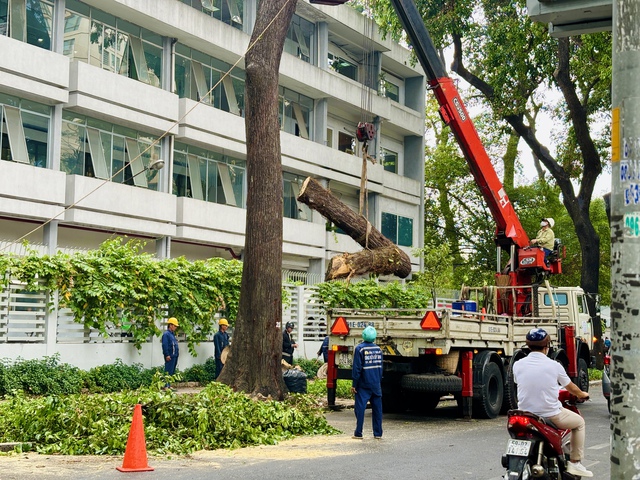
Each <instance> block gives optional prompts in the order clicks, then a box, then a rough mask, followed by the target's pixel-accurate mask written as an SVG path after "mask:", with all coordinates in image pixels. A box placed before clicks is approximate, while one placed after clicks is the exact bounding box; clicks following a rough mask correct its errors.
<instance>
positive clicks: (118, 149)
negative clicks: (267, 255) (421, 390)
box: [0, 0, 425, 282]
mask: <svg viewBox="0 0 640 480" xmlns="http://www.w3.org/2000/svg"><path fill="white" fill-rule="evenodd" d="M257 3H258V1H257V0H83V1H80V0H0V126H1V127H2V131H1V137H0V249H2V251H3V252H7V251H17V250H19V249H20V243H19V242H18V243H16V242H15V241H16V240H17V239H20V238H22V237H26V239H27V240H28V241H29V242H30V243H31V244H33V245H40V246H41V247H40V248H42V250H43V251H44V252H48V253H53V252H55V251H57V250H60V249H65V250H71V251H72V250H77V249H87V248H94V247H96V246H97V245H99V244H100V243H102V242H103V241H104V240H106V239H107V238H110V237H111V236H113V235H114V234H115V235H127V236H130V237H137V238H142V239H144V240H146V242H147V247H146V248H147V249H148V251H150V252H155V253H156V254H157V255H158V256H160V257H167V256H172V257H174V256H181V255H184V256H186V257H187V258H190V259H201V258H209V257H225V258H232V257H234V258H241V256H242V250H243V246H244V231H245V203H246V188H247V187H246V185H247V182H246V178H245V162H246V148H245V146H246V135H245V125H244V118H243V111H244V78H245V74H244V71H243V65H244V64H243V56H244V53H245V51H246V49H247V47H248V44H249V38H250V34H251V29H252V27H253V24H254V23H255V18H256V13H257ZM424 97H425V79H424V74H423V73H422V71H421V70H420V69H419V67H414V66H412V62H411V60H410V52H409V50H408V49H406V48H404V47H402V46H400V45H398V44H396V43H394V42H392V41H391V40H389V39H383V38H382V36H381V35H380V33H379V32H378V30H377V28H376V27H375V26H374V25H373V23H372V21H371V20H370V19H368V18H366V17H365V16H363V15H362V14H360V13H358V12H357V11H355V10H354V9H352V8H350V7H348V6H340V7H328V6H319V5H312V4H310V3H307V2H306V1H302V0H299V1H298V5H297V9H296V14H295V15H294V18H293V21H292V23H291V26H290V28H289V32H288V34H287V38H286V42H285V52H284V54H283V57H282V61H281V66H280V92H279V98H280V104H279V108H280V125H281V131H282V133H281V145H282V166H283V171H284V179H283V189H284V200H285V201H284V243H283V254H284V257H283V265H282V267H283V270H286V271H287V274H288V275H291V276H293V277H295V278H296V279H301V280H303V281H308V282H311V281H310V280H309V279H310V278H315V279H321V278H322V276H323V272H324V271H325V266H326V262H327V260H328V259H329V258H331V257H332V256H334V255H336V254H338V253H342V252H345V251H351V252H354V251H358V250H360V249H361V247H360V246H359V245H357V244H356V243H355V242H354V241H353V240H352V239H351V238H349V237H347V236H346V235H344V234H342V233H340V231H337V232H336V231H335V229H331V228H327V225H326V221H325V219H323V218H322V217H321V216H320V215H319V214H318V213H317V212H314V211H311V210H309V209H308V208H307V207H306V206H305V205H303V204H300V203H298V202H297V201H296V196H297V193H298V191H299V189H300V186H301V184H302V182H303V180H304V179H305V178H306V177H307V176H312V177H314V178H317V179H319V180H320V181H321V182H322V183H323V184H324V185H326V186H327V187H328V188H330V189H331V191H332V192H333V193H334V194H336V195H337V196H338V197H339V198H340V199H341V200H342V201H343V202H344V203H345V204H347V205H349V206H350V207H352V208H354V209H356V210H357V209H358V206H359V196H360V185H361V173H362V163H363V162H362V155H361V154H362V152H361V149H362V145H361V144H359V142H358V141H357V139H356V136H355V130H356V125H357V124H358V122H360V121H370V122H373V123H374V124H375V125H376V127H377V129H376V137H375V139H374V140H372V141H371V142H370V144H369V147H368V153H369V154H370V155H372V156H373V157H374V158H375V159H376V164H372V163H368V167H367V207H368V210H367V217H368V219H369V221H370V222H371V223H372V224H373V225H374V226H376V227H377V228H378V229H380V230H381V231H382V233H383V234H385V235H386V236H387V237H388V238H389V239H391V240H392V241H394V242H396V243H397V244H398V245H399V246H401V247H402V248H403V249H405V251H406V252H407V253H408V254H409V255H410V257H411V259H412V262H413V264H414V269H418V266H419V259H418V258H417V257H415V256H413V255H412V254H411V252H412V250H413V248H415V247H420V246H421V242H422V234H421V232H422V222H423V218H422V212H423V208H422V203H423V183H424V182H423V180H424ZM158 160H161V161H162V162H164V168H162V169H159V170H156V169H155V167H157V166H159V163H158V162H157V161H158Z"/></svg>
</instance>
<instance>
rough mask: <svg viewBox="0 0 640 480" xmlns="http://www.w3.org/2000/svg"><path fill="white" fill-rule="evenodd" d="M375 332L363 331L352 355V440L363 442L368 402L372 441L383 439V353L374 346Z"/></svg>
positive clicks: (368, 328)
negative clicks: (354, 426) (353, 418)
mask: <svg viewBox="0 0 640 480" xmlns="http://www.w3.org/2000/svg"><path fill="white" fill-rule="evenodd" d="M376 336H377V332H376V329H375V328H373V327H372V326H368V327H366V328H365V329H364V330H363V331H362V339H363V340H364V341H363V342H362V343H360V344H358V345H357V346H356V348H355V350H354V352H353V368H352V379H353V381H352V384H351V391H352V392H353V393H354V394H355V406H354V411H355V414H356V429H355V431H354V432H353V438H355V439H357V440H361V439H362V428H363V426H364V411H365V409H366V408H367V403H368V402H371V421H372V424H373V438H375V439H376V440H380V439H381V438H382V386H381V382H382V350H381V349H380V347H379V346H377V345H376V344H375V343H373V342H374V341H375V339H376Z"/></svg>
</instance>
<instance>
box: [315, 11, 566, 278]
mask: <svg viewBox="0 0 640 480" xmlns="http://www.w3.org/2000/svg"><path fill="white" fill-rule="evenodd" d="M389 1H390V3H391V4H392V5H393V8H394V9H395V11H396V14H397V15H398V18H399V19H400V23H401V24H402V27H403V28H404V30H405V32H406V33H407V36H408V37H409V40H410V42H411V44H412V46H413V51H414V52H415V54H416V56H417V57H418V61H419V62H420V65H421V66H422V69H423V70H424V72H425V74H426V78H427V83H428V86H429V89H430V90H431V91H433V93H434V95H435V96H436V99H437V101H438V104H439V106H440V108H439V113H440V117H441V118H442V121H443V122H444V123H445V124H446V125H448V126H449V127H450V128H451V131H452V132H453V134H454V136H455V138H456V140H457V141H458V145H459V146H460V150H462V153H463V154H464V157H465V159H466V160H467V164H468V165H469V169H470V170H471V173H472V175H473V177H474V180H475V182H476V184H477V185H478V188H480V192H481V194H482V196H483V198H484V200H485V201H486V202H487V205H488V207H489V210H490V211H491V215H492V216H493V219H494V221H495V222H496V232H495V241H496V245H497V246H498V248H499V251H500V249H506V250H507V251H508V252H509V254H510V256H511V264H510V268H508V269H507V270H508V273H509V276H510V277H511V280H510V284H511V285H527V284H530V283H533V282H537V281H539V280H540V279H541V278H542V277H545V276H546V275H548V274H556V273H561V272H562V258H561V256H562V255H561V251H560V245H559V244H557V245H556V246H555V247H554V252H553V255H550V257H549V259H546V258H545V255H544V253H543V252H542V250H541V249H539V248H530V247H529V243H530V240H529V237H528V235H527V233H526V232H525V230H524V228H523V227H522V224H521V223H520V219H519V218H518V215H517V214H516V212H515V210H514V208H513V205H512V204H511V202H510V200H509V197H508V195H507V193H506V192H505V190H504V186H503V185H502V182H501V181H500V179H499V178H498V174H497V173H496V171H495V168H494V167H493V164H492V163H491V159H490V158H489V155H488V154H487V151H486V150H485V148H484V145H483V144H482V141H481V140H480V136H479V135H478V132H477V130H476V128H475V126H474V124H473V121H472V120H471V117H470V116H469V112H467V109H466V107H465V105H464V103H463V101H462V99H461V98H460V94H459V93H458V90H457V88H456V86H455V84H454V82H453V80H452V79H451V77H449V76H448V75H447V72H446V69H445V67H444V65H443V64H442V61H441V60H440V56H439V55H438V51H437V50H436V47H435V45H434V44H433V40H432V39H431V36H430V35H429V32H428V31H427V27H426V26H425V24H424V22H423V20H422V17H421V15H420V13H419V12H418V8H417V7H416V4H415V3H414V0H389ZM310 2H311V3H319V4H324V5H341V4H343V3H345V2H346V0H310ZM500 273H501V272H498V274H500Z"/></svg>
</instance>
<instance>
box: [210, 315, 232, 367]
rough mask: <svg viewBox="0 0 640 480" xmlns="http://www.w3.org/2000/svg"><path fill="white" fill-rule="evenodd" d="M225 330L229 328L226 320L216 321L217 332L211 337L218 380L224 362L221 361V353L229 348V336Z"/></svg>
mask: <svg viewBox="0 0 640 480" xmlns="http://www.w3.org/2000/svg"><path fill="white" fill-rule="evenodd" d="M227 328H229V322H228V321H227V319H226V318H221V319H220V320H218V331H217V332H216V334H215V335H214V336H213V348H214V349H215V351H214V356H215V359H216V376H215V378H218V376H219V375H220V372H221V371H222V367H224V362H223V361H222V352H223V351H224V349H225V348H226V347H228V346H229V334H228V333H227Z"/></svg>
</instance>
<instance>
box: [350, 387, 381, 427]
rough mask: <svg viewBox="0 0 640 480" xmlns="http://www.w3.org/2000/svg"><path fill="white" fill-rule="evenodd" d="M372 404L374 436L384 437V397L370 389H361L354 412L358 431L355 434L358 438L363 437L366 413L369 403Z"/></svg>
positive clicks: (359, 389) (357, 395) (357, 394)
mask: <svg viewBox="0 0 640 480" xmlns="http://www.w3.org/2000/svg"><path fill="white" fill-rule="evenodd" d="M369 401H370V402H371V422H372V424H373V436H374V437H381V436H382V395H380V394H379V393H375V392H374V391H373V390H370V389H368V388H363V387H359V388H358V392H357V393H356V402H355V406H354V412H355V414H356V430H355V432H353V434H354V435H355V436H356V437H361V436H362V428H363V426H364V411H365V410H366V408H367V403H368V402H369Z"/></svg>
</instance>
